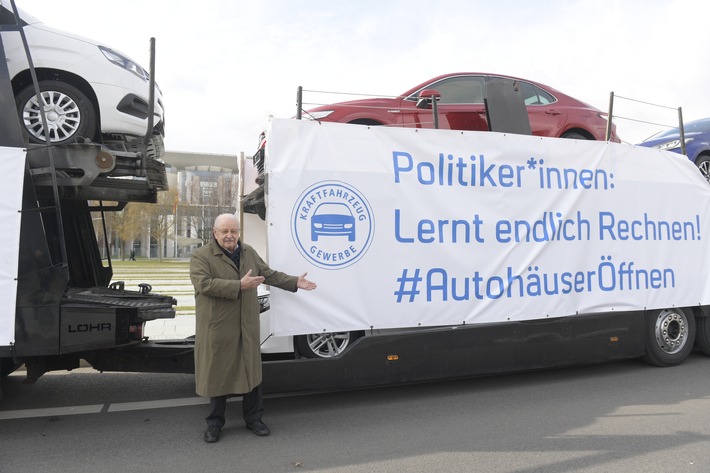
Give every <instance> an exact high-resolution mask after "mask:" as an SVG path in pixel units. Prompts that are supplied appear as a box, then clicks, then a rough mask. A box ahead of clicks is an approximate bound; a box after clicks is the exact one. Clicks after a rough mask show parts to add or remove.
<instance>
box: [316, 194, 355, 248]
mask: <svg viewBox="0 0 710 473" xmlns="http://www.w3.org/2000/svg"><path fill="white" fill-rule="evenodd" d="M321 235H322V236H340V235H347V236H348V241H355V217H353V214H352V212H351V211H350V208H349V207H348V206H347V205H345V204H342V203H335V202H325V203H322V204H320V205H319V206H318V207H316V210H315V211H314V212H313V216H312V217H311V241H318V237H319V236H321Z"/></svg>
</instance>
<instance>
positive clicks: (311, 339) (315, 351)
mask: <svg viewBox="0 0 710 473" xmlns="http://www.w3.org/2000/svg"><path fill="white" fill-rule="evenodd" d="M361 335H362V332H324V333H310V334H308V335H297V336H296V340H295V342H296V343H295V344H296V347H297V348H298V352H299V353H300V354H301V356H303V357H305V358H333V357H335V356H338V355H339V354H341V353H342V352H343V351H345V349H346V348H347V347H348V346H349V345H350V344H351V343H352V342H353V341H355V339H357V338H359V337H360V336H361Z"/></svg>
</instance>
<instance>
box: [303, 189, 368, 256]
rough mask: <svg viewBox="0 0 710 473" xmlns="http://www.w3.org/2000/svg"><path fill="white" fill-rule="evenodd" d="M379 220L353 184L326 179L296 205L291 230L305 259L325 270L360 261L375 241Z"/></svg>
mask: <svg viewBox="0 0 710 473" xmlns="http://www.w3.org/2000/svg"><path fill="white" fill-rule="evenodd" d="M374 231H375V221H374V218H373V214H372V208H371V207H370V204H369V203H368V202H367V199H365V197H364V196H363V195H362V193H360V192H359V191H358V190H357V189H355V188H354V187H353V186H351V185H349V184H346V183H344V182H340V181H323V182H319V183H317V184H314V185H312V186H311V187H309V188H308V189H306V190H305V191H304V192H303V194H301V196H300V197H299V198H298V200H297V201H296V204H295V205H294V206H293V213H292V214H291V233H292V235H293V240H294V242H295V243H296V247H298V250H299V251H300V252H301V254H302V255H303V257H304V258H306V259H307V260H308V261H310V262H311V263H313V264H314V265H316V266H318V267H320V268H324V269H342V268H345V267H347V266H350V265H351V264H353V263H355V262H356V261H358V260H359V259H360V258H362V257H363V255H364V254H365V253H366V252H367V249H368V248H369V247H370V243H372V237H373V234H374Z"/></svg>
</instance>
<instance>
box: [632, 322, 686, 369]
mask: <svg viewBox="0 0 710 473" xmlns="http://www.w3.org/2000/svg"><path fill="white" fill-rule="evenodd" d="M694 342H695V316H693V314H692V313H691V314H686V313H685V312H683V311H682V310H681V309H678V308H672V309H661V310H654V311H650V312H649V314H648V315H647V319H646V356H645V357H644V360H646V362H648V363H650V364H652V365H656V366H673V365H677V364H679V363H681V362H682V361H683V360H685V359H686V358H687V357H688V355H690V352H691V351H692V350H693V343H694Z"/></svg>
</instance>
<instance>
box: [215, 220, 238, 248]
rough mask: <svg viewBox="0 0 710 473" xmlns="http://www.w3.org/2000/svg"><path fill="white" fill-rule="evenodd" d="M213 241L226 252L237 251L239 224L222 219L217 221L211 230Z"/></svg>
mask: <svg viewBox="0 0 710 473" xmlns="http://www.w3.org/2000/svg"><path fill="white" fill-rule="evenodd" d="M212 233H213V234H214V238H215V240H217V243H219V246H221V247H222V248H224V249H225V250H227V251H234V250H235V249H237V242H238V241H239V224H238V223H237V222H236V220H229V219H222V220H220V221H218V222H217V223H216V224H215V226H214V228H213V229H212Z"/></svg>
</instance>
